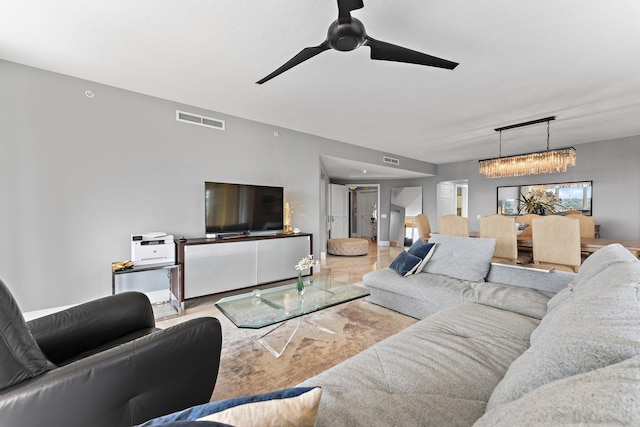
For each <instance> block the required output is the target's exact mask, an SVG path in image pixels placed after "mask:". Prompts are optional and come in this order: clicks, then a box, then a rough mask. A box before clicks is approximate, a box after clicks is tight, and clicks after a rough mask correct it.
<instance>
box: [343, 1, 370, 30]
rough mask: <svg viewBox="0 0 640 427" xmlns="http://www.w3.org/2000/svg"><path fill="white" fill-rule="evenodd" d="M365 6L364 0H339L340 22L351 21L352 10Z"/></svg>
mask: <svg viewBox="0 0 640 427" xmlns="http://www.w3.org/2000/svg"><path fill="white" fill-rule="evenodd" d="M363 7H364V3H363V2H362V0H338V22H340V23H341V24H346V23H349V22H351V11H352V10H356V9H362V8H363Z"/></svg>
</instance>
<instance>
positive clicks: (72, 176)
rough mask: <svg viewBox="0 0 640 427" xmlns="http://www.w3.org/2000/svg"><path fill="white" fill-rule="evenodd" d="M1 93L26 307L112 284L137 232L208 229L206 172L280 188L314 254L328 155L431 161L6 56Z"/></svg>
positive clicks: (6, 238) (10, 236)
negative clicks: (198, 122) (204, 123)
mask: <svg viewBox="0 0 640 427" xmlns="http://www.w3.org/2000/svg"><path fill="white" fill-rule="evenodd" d="M87 89H91V90H93V91H94V92H95V97H94V98H91V99H90V98H87V97H86V96H85V90H87ZM0 93H1V94H2V98H1V99H2V100H1V102H0V108H1V110H0V132H1V133H0V192H1V193H0V195H1V196H2V202H3V205H4V206H3V208H2V209H1V210H0V236H1V237H2V244H1V245H0V278H1V279H3V280H4V281H5V282H6V283H7V285H8V286H9V287H10V289H11V290H12V292H13V293H14V295H15V296H16V298H17V300H18V303H19V304H20V306H21V308H22V309H23V310H24V311H31V310H37V309H41V308H49V307H56V306H61V305H67V304H73V303H77V302H82V301H86V300H90V299H93V298H96V297H101V296H104V295H109V294H110V293H111V262H113V261H118V260H124V259H129V258H130V245H129V241H130V235H131V234H134V233H142V232H148V231H165V232H168V233H173V234H175V236H176V238H178V237H180V236H187V237H196V236H202V235H203V234H204V211H203V210H204V188H203V183H204V181H224V182H238V183H248V184H263V185H276V186H283V187H284V188H285V199H286V200H287V201H288V202H289V203H290V204H291V206H292V208H293V226H294V227H298V228H300V229H301V230H303V231H305V232H310V233H313V234H314V254H316V255H318V254H319V250H320V244H321V243H320V242H322V239H321V238H319V237H320V236H321V235H322V233H324V209H321V206H320V203H321V202H322V203H323V204H324V203H325V202H324V200H322V199H321V198H320V197H319V196H318V194H319V192H321V191H324V189H323V182H321V179H320V177H321V170H320V155H321V154H326V155H331V156H336V157H343V158H350V159H354V160H359V161H365V162H369V163H376V164H383V163H382V156H383V154H391V155H393V157H396V158H399V159H400V160H401V162H402V165H403V168H405V169H410V170H417V171H421V172H430V171H432V170H435V166H434V165H431V164H429V163H425V162H419V161H416V160H413V159H407V158H403V157H401V156H397V155H394V154H393V153H382V152H380V151H375V150H369V149H365V148H361V147H356V146H353V145H349V144H344V143H340V142H337V141H332V140H328V139H324V138H319V137H315V136H311V135H307V134H303V133H300V132H295V131H292V130H288V129H281V128H276V127H273V126H269V125H265V124H260V123H256V122H252V121H248V120H243V119H239V118H236V117H232V116H228V115H225V114H220V113H216V112H211V111H205V110H200V109H197V108H194V107H190V106H185V105H181V104H177V103H174V102H170V101H166V100H161V99H157V98H153V97H150V96H145V95H141V94H137V93H133V92H129V91H125V90H121V89H117V88H113V87H108V86H104V85H99V84H96V83H93V82H88V81H85V80H81V79H76V78H73V77H69V76H64V75H60V74H56V73H51V72H46V71H42V70H38V69H34V68H30V67H26V66H22V65H18V64H14V63H10V62H6V61H0ZM176 109H180V110H185V111H188V112H192V113H196V114H202V115H205V116H209V117H214V118H218V119H223V120H225V121H226V131H219V130H215V129H209V128H205V127H200V126H194V125H189V124H185V123H181V122H177V121H176V120H175V110H176ZM275 131H277V132H278V136H277V137H276V136H274V132H275ZM321 212H322V213H323V214H322V215H321ZM238 268H242V266H238Z"/></svg>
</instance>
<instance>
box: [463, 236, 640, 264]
mask: <svg viewBox="0 0 640 427" xmlns="http://www.w3.org/2000/svg"><path fill="white" fill-rule="evenodd" d="M469 237H480V233H479V232H477V231H472V232H470V233H469ZM613 243H619V244H621V245H622V246H624V247H625V248H627V249H628V250H629V252H631V253H632V254H633V256H635V257H636V258H640V240H627V239H602V238H595V237H582V238H580V250H581V252H583V253H585V254H592V253H594V252H595V251H597V250H598V249H600V248H603V247H605V246H607V245H611V244H613ZM518 249H520V250H523V251H531V250H533V240H532V238H531V236H527V235H525V236H522V235H518Z"/></svg>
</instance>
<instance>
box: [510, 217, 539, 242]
mask: <svg viewBox="0 0 640 427" xmlns="http://www.w3.org/2000/svg"><path fill="white" fill-rule="evenodd" d="M534 218H542V215H538V214H533V213H529V214H524V215H518V216H517V217H516V222H524V223H527V224H529V226H528V227H527V228H525V229H524V231H523V232H522V233H520V235H521V236H522V237H531V230H533V223H532V222H533V219H534Z"/></svg>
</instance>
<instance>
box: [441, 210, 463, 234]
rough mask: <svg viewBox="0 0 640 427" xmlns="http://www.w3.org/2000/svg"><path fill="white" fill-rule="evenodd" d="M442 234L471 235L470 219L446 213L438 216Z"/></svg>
mask: <svg viewBox="0 0 640 427" xmlns="http://www.w3.org/2000/svg"><path fill="white" fill-rule="evenodd" d="M438 228H439V232H440V234H446V235H448V236H461V237H469V220H467V218H465V217H463V216H458V215H453V214H451V215H445V216H441V217H440V218H438Z"/></svg>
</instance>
